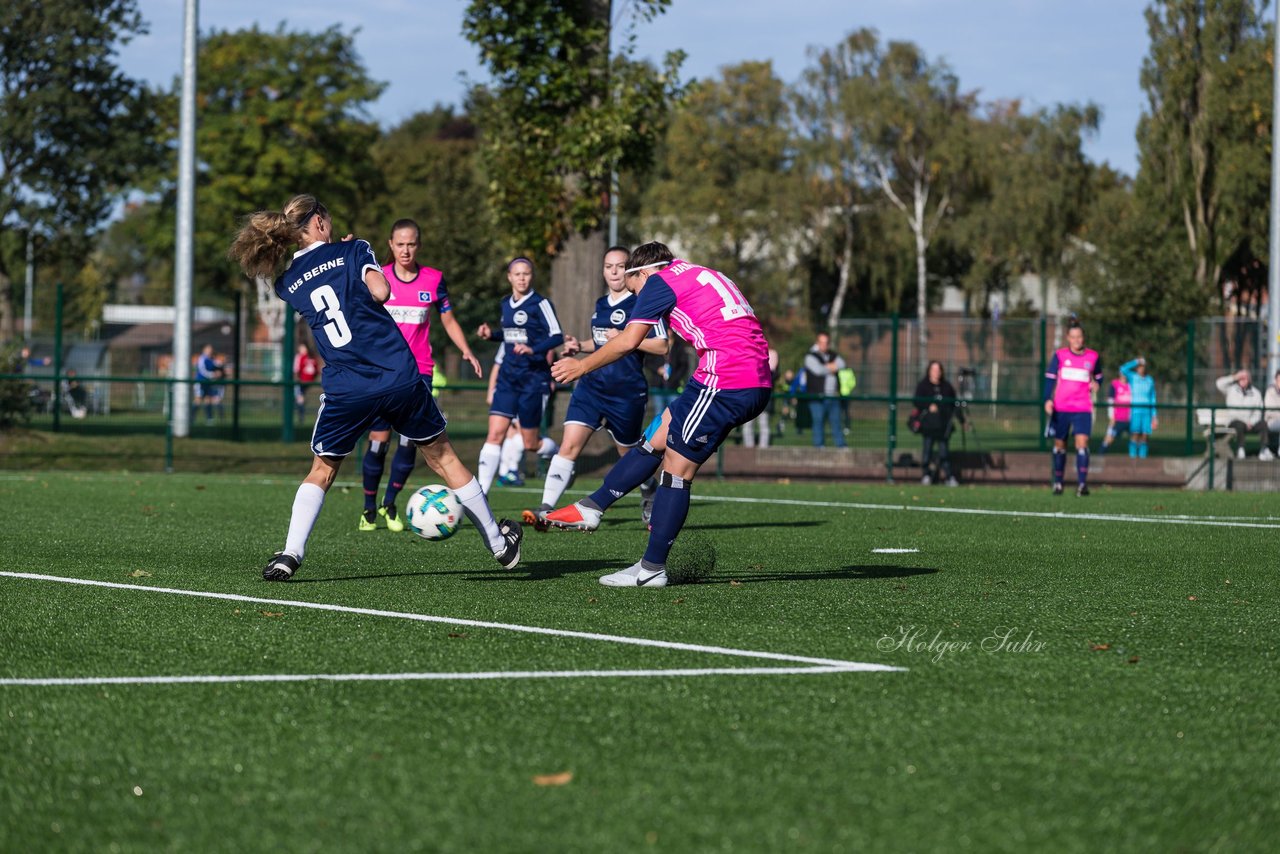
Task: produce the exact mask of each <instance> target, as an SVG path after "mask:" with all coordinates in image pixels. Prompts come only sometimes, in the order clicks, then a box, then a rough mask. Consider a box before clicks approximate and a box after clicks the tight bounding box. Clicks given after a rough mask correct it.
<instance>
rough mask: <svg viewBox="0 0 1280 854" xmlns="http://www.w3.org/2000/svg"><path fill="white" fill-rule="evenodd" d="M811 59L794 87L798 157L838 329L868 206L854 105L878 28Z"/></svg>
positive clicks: (871, 62)
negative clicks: (832, 280) (832, 274)
mask: <svg viewBox="0 0 1280 854" xmlns="http://www.w3.org/2000/svg"><path fill="white" fill-rule="evenodd" d="M811 58H812V60H813V65H812V66H811V67H810V68H808V69H806V70H805V72H804V74H803V76H802V78H801V81H800V84H799V86H797V87H796V89H795V90H794V91H793V99H794V107H795V115H796V120H797V122H798V124H799V127H800V129H801V133H802V142H801V145H800V164H801V167H802V169H803V170H804V172H805V174H806V176H807V177H808V184H809V188H810V190H811V192H812V195H813V198H815V199H816V200H818V205H817V206H816V209H815V210H813V211H812V213H813V214H814V218H815V222H814V223H813V225H812V228H813V231H814V234H815V236H816V237H817V240H816V242H815V248H816V250H817V254H818V256H819V258H820V261H821V262H822V263H825V264H830V265H833V266H834V267H835V270H836V284H835V289H834V291H833V292H832V293H831V294H830V298H829V300H827V301H826V302H824V303H822V304H823V305H825V306H827V310H826V317H825V327H826V329H827V330H828V331H829V332H831V333H832V334H836V333H838V330H839V327H838V321H839V320H840V317H841V315H842V314H843V312H844V304H845V300H846V298H847V297H848V296H849V291H850V288H851V287H853V286H855V284H856V279H857V275H856V271H855V265H856V264H857V263H858V258H859V257H865V256H859V255H858V254H856V253H855V249H856V247H857V244H858V242H859V236H860V231H863V230H865V229H860V228H859V223H860V221H862V222H865V220H866V218H867V216H868V215H872V214H874V212H875V211H874V205H873V204H872V199H871V197H870V194H869V192H868V188H867V187H866V184H867V181H866V169H867V161H868V158H869V151H868V147H867V138H866V135H865V134H864V133H863V132H862V128H861V126H860V124H859V112H860V109H861V108H862V106H863V105H864V103H865V101H866V86H865V83H866V81H867V80H868V79H869V78H870V77H871V75H872V74H873V73H874V71H875V60H876V34H875V32H874V31H872V30H866V29H864V30H858V31H857V32H854V33H852V34H850V35H849V36H848V38H846V39H845V40H844V41H843V42H841V43H840V44H838V45H836V46H835V47H834V48H831V49H828V50H824V49H814V50H813V51H811Z"/></svg>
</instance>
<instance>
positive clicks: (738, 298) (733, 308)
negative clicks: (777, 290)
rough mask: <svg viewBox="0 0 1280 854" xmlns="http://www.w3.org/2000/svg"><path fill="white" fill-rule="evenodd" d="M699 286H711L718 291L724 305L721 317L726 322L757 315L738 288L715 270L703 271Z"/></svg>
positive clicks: (699, 276)
mask: <svg viewBox="0 0 1280 854" xmlns="http://www.w3.org/2000/svg"><path fill="white" fill-rule="evenodd" d="M698 284H700V285H710V286H711V287H713V288H715V289H716V293H717V294H718V295H719V296H720V301H721V302H723V303H724V308H722V309H720V316H721V317H723V318H724V319H725V320H734V319H735V318H739V317H746V316H748V315H754V314H755V312H754V311H753V310H752V309H751V304H750V303H748V302H747V298H746V297H744V296H743V295H742V291H740V290H738V286H737V285H735V284H734V283H733V282H732V281H730V280H729V279H728V278H726V277H724V276H722V275H720V274H719V273H717V272H716V271H715V270H703V271H702V272H701V273H699V274H698Z"/></svg>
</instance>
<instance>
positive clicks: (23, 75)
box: [0, 0, 161, 338]
mask: <svg viewBox="0 0 1280 854" xmlns="http://www.w3.org/2000/svg"><path fill="white" fill-rule="evenodd" d="M146 31H147V30H146V25H145V23H144V22H143V20H142V17H141V15H140V14H139V13H138V9H137V3H136V2H135V0H45V2H42V3H40V4H38V6H37V7H35V8H33V6H32V4H30V3H6V4H3V5H0V338H11V337H13V335H14V333H15V316H14V310H13V306H14V294H13V281H14V278H15V277H14V271H15V270H18V269H21V267H22V265H23V264H24V263H25V260H24V250H25V243H26V235H27V234H29V233H35V234H39V235H42V236H43V237H44V238H45V239H44V240H42V241H40V243H39V245H40V246H42V247H45V248H44V251H43V252H42V258H41V259H40V260H43V261H45V262H57V261H58V260H60V259H62V258H68V257H74V256H77V255H82V254H83V253H84V252H85V251H86V249H87V245H88V237H89V236H90V235H92V234H93V233H94V232H95V231H96V230H97V229H98V228H99V227H100V226H101V224H102V223H103V221H104V220H105V219H106V217H107V214H108V213H109V212H110V209H111V206H112V205H113V204H114V203H115V201H116V200H117V199H118V198H119V197H120V195H121V194H122V193H123V192H124V191H125V190H126V189H127V188H129V187H131V186H134V185H135V184H136V183H137V182H138V180H139V178H140V175H141V174H143V173H144V172H145V171H146V170H147V169H148V168H149V167H150V166H151V165H153V164H154V163H156V162H158V161H159V159H160V158H161V149H160V147H159V145H158V142H157V136H156V133H155V131H156V124H155V121H156V120H155V97H154V96H153V94H152V93H151V92H149V91H148V90H147V89H146V88H145V87H144V86H143V85H142V84H140V83H139V82H138V81H136V80H133V79H131V78H129V77H128V76H126V75H125V74H124V73H122V72H121V71H120V69H119V67H118V65H117V64H116V50H117V47H118V46H119V45H120V44H124V43H127V42H128V41H129V40H130V39H132V38H133V37H134V36H137V35H142V34H145V33H146Z"/></svg>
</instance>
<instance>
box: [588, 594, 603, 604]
mask: <svg viewBox="0 0 1280 854" xmlns="http://www.w3.org/2000/svg"><path fill="white" fill-rule="evenodd" d="M599 601H600V600H599V599H597V598H596V597H594V596H588V597H587V604H588V605H594V604H596V603H597V602H599Z"/></svg>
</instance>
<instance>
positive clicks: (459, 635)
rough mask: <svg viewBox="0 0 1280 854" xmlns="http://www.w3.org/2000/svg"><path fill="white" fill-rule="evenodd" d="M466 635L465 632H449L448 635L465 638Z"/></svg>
mask: <svg viewBox="0 0 1280 854" xmlns="http://www.w3.org/2000/svg"><path fill="white" fill-rule="evenodd" d="M466 636H467V633H466V632H449V637H451V638H465V637H466Z"/></svg>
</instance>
